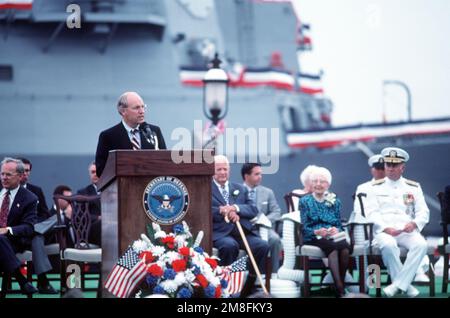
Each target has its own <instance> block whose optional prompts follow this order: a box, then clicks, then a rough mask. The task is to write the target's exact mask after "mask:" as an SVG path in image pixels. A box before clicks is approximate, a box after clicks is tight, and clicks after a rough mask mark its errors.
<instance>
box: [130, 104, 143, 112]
mask: <svg viewBox="0 0 450 318" xmlns="http://www.w3.org/2000/svg"><path fill="white" fill-rule="evenodd" d="M130 109H131V110H134V111H138V110H141V109H142V110H143V111H146V110H147V105H145V104H144V105H136V106H133V107H130Z"/></svg>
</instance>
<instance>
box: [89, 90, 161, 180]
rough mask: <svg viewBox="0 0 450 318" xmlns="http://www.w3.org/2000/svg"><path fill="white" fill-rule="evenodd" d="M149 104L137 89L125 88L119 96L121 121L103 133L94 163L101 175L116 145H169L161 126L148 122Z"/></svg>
mask: <svg viewBox="0 0 450 318" xmlns="http://www.w3.org/2000/svg"><path fill="white" fill-rule="evenodd" d="M146 110H147V105H145V104H144V101H143V100H142V98H141V97H140V96H139V95H138V94H137V93H136V92H125V93H123V94H122V95H121V96H120V97H119V101H118V102H117V111H118V112H119V114H120V116H122V121H121V122H120V123H119V124H117V125H115V126H113V127H111V128H109V129H107V130H104V131H102V132H101V133H100V136H99V138H98V144H97V153H96V155H95V163H96V166H97V175H98V176H99V177H100V176H101V174H102V172H103V169H104V168H105V164H106V160H107V159H108V153H109V151H110V150H116V149H133V150H139V149H156V150H158V149H166V143H165V141H164V137H163V135H162V133H161V129H160V128H159V127H158V126H155V125H150V124H148V123H146V122H145V112H146Z"/></svg>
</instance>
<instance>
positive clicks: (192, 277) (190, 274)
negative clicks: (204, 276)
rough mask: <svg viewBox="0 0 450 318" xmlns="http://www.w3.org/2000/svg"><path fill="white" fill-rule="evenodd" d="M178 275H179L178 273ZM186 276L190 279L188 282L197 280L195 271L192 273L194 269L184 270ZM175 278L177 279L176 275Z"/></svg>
mask: <svg viewBox="0 0 450 318" xmlns="http://www.w3.org/2000/svg"><path fill="white" fill-rule="evenodd" d="M177 276H178V275H177ZM184 277H185V278H186V280H187V281H188V282H193V281H194V280H195V275H194V273H192V271H191V270H189V269H188V270H186V271H185V272H184ZM175 279H176V277H175Z"/></svg>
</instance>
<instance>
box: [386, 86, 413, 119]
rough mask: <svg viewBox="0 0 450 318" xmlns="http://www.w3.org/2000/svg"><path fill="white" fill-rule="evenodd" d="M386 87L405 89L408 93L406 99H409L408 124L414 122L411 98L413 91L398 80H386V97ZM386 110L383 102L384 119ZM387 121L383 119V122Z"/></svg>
mask: <svg viewBox="0 0 450 318" xmlns="http://www.w3.org/2000/svg"><path fill="white" fill-rule="evenodd" d="M386 85H397V86H400V87H401V88H403V89H404V90H405V93H406V98H407V105H406V107H407V112H408V122H411V121H412V106H411V104H412V102H411V100H412V98H411V91H410V90H409V87H408V85H406V84H405V83H404V82H401V81H397V80H385V81H383V95H384V87H385V86H386ZM385 108H386V106H385V105H384V101H383V117H385V111H386V110H385ZM385 120H386V119H385V118H383V121H385Z"/></svg>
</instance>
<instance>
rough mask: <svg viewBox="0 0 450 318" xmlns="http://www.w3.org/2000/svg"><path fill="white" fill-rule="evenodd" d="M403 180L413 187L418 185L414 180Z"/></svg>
mask: <svg viewBox="0 0 450 318" xmlns="http://www.w3.org/2000/svg"><path fill="white" fill-rule="evenodd" d="M405 182H406V184H408V185H410V186H413V187H418V186H419V183H418V182H416V181H412V180H408V179H405Z"/></svg>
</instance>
